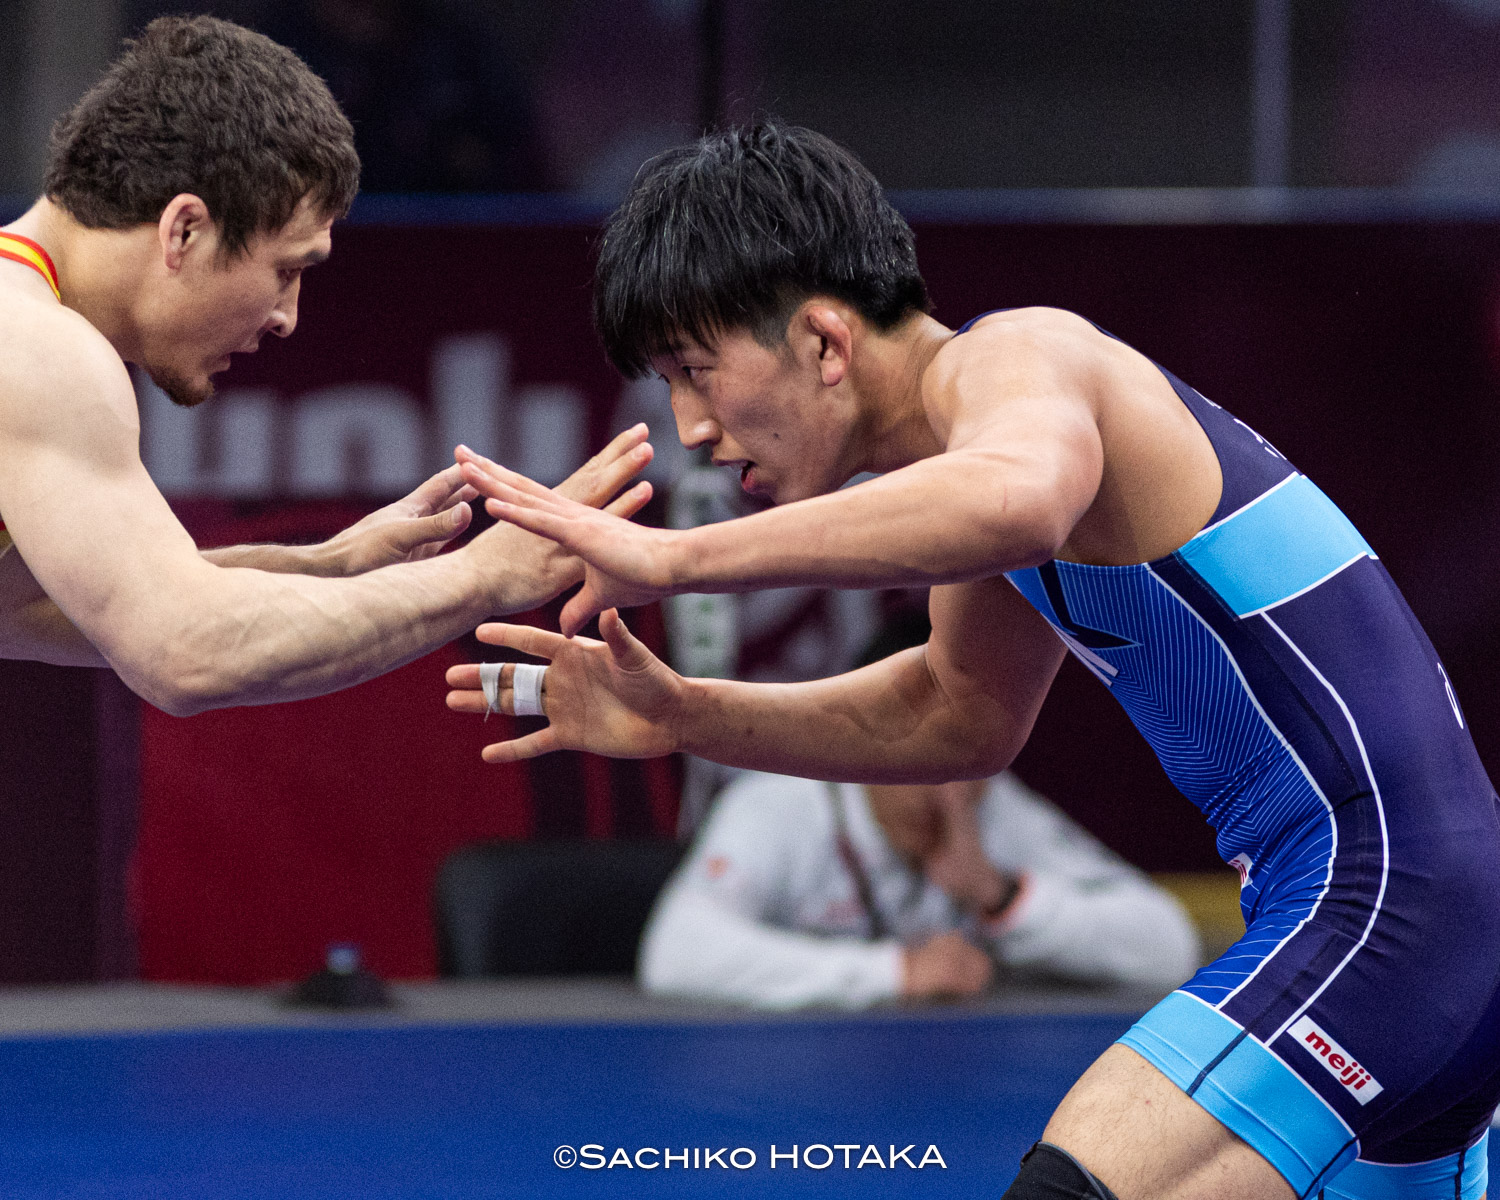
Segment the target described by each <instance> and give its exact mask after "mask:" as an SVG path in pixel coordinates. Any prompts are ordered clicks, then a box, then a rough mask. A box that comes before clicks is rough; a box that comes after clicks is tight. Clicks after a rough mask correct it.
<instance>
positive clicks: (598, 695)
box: [447, 609, 682, 763]
mask: <svg viewBox="0 0 1500 1200" xmlns="http://www.w3.org/2000/svg"><path fill="white" fill-rule="evenodd" d="M599 632H600V633H601V634H602V635H603V637H604V640H603V641H602V642H600V641H595V640H594V639H593V638H566V637H563V636H561V635H560V634H556V633H550V632H548V631H547V630H544V629H537V628H536V627H534V626H531V625H502V624H495V623H492V624H486V625H481V626H480V627H479V629H478V631H477V634H476V636H477V637H478V638H479V640H480V641H481V642H485V643H487V644H489V645H491V646H505V647H508V648H509V649H512V650H519V651H521V652H522V653H523V654H530V655H533V656H535V657H537V658H545V659H548V660H550V665H549V666H548V668H547V673H546V675H545V676H544V677H543V681H542V711H543V712H544V713H545V714H546V717H547V721H548V725H547V727H546V728H545V729H540V730H538V731H537V732H535V733H529V734H526V735H525V736H523V737H518V738H513V739H512V740H510V741H508V742H495V743H493V744H492V745H489V746H486V747H485V748H484V760H485V761H486V762H492V763H504V762H517V761H519V760H521V759H526V758H536V757H537V756H538V755H541V754H548V753H550V752H551V751H553V750H587V751H590V752H592V753H594V754H606V755H609V756H610V757H612V758H656V757H658V756H660V755H663V754H671V753H673V752H674V751H675V750H677V749H678V733H677V722H676V718H677V712H678V706H679V704H680V701H681V696H682V677H681V676H680V675H678V674H677V673H676V672H675V671H673V670H672V669H671V668H670V667H668V666H667V665H666V664H665V663H664V662H662V661H661V659H659V658H657V657H656V656H655V655H654V654H652V653H651V651H649V650H647V649H646V647H645V646H644V645H643V644H642V643H641V642H640V641H639V640H638V639H637V638H636V637H635V636H634V635H633V634H632V633H631V632H630V630H628V629H626V628H625V622H624V621H622V620H621V619H620V614H619V613H618V612H617V611H615V610H614V609H609V610H607V611H606V612H604V613H603V614H602V615H601V616H600V618H599ZM513 674H514V671H513V668H511V667H506V668H503V669H502V670H501V673H500V709H501V711H503V712H506V713H514V712H515V693H514V691H513V690H512V677H513ZM447 682H448V686H449V687H450V688H452V689H453V691H450V692H449V693H448V707H449V708H451V709H453V710H454V711H455V712H466V713H482V712H486V711H488V705H487V704H486V702H485V698H484V692H483V691H482V690H481V688H480V683H479V664H478V663H464V664H463V665H461V666H456V667H449V668H448V674H447Z"/></svg>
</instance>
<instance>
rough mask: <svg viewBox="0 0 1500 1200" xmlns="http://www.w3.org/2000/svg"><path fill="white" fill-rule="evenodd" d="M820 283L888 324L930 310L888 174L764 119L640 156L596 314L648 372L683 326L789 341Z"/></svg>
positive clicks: (597, 294)
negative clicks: (797, 315) (883, 177)
mask: <svg viewBox="0 0 1500 1200" xmlns="http://www.w3.org/2000/svg"><path fill="white" fill-rule="evenodd" d="M813 295H825V296H830V297H833V298H835V299H838V300H843V301H844V302H846V303H847V304H850V305H852V306H853V307H854V308H855V309H856V310H857V311H858V312H859V313H860V315H861V316H863V317H864V318H865V320H867V321H869V322H870V323H871V324H872V325H874V326H875V327H876V328H877V329H880V330H889V329H891V328H894V327H895V326H896V325H897V324H899V323H900V322H901V321H902V320H903V319H904V318H905V317H907V316H908V315H909V314H911V313H913V312H927V311H929V309H930V308H931V304H930V302H929V300H928V298H927V285H926V284H925V283H923V282H922V276H921V274H920V273H919V272H918V270H917V253H916V246H915V244H914V241H913V238H912V232H911V227H910V226H908V225H907V223H906V221H905V220H903V219H902V217H901V214H900V213H898V212H897V211H896V210H895V209H894V208H893V207H892V206H891V204H890V202H889V201H888V200H887V199H886V198H885V193H884V192H883V191H882V190H881V187H880V184H879V183H877V182H876V180H875V177H874V176H873V175H871V174H870V172H869V171H868V170H867V169H866V168H865V167H864V166H863V165H862V164H861V163H860V162H859V160H858V159H856V158H855V157H854V155H852V154H850V153H849V151H847V150H845V149H844V148H843V147H841V146H839V145H837V144H836V143H834V142H833V141H831V140H829V139H828V138H826V137H824V136H823V135H822V134H820V133H814V132H813V131H812V130H810V129H803V128H800V127H798V126H795V125H786V124H783V123H781V122H780V121H777V120H775V119H765V120H761V121H758V122H756V123H755V124H752V125H749V126H747V127H743V128H737V129H726V130H723V131H721V132H717V133H711V134H708V135H707V136H705V137H702V138H700V139H699V140H698V141H696V142H694V143H692V144H690V145H687V146H680V147H678V148H676V149H673V150H668V151H667V152H666V153H664V154H660V155H658V156H657V157H656V158H653V159H651V160H650V161H649V162H648V163H646V165H645V166H643V167H642V168H641V170H640V172H639V173H638V174H637V175H636V178H635V182H634V183H633V184H632V185H631V188H630V192H629V194H628V195H627V196H626V198H625V201H624V203H623V204H621V206H620V207H619V209H618V210H617V211H616V212H615V213H614V215H613V216H612V217H611V218H610V221H609V224H608V226H607V227H606V229H605V231H604V237H603V239H602V241H601V243H600V248H599V259H598V265H597V267H596V270H595V275H594V320H595V323H596V325H597V326H598V329H599V334H600V336H601V337H602V338H603V340H604V348H605V350H606V352H607V353H608V354H609V357H610V359H611V360H612V361H613V362H614V364H615V366H616V367H618V368H619V369H620V371H621V372H622V373H623V374H624V375H626V376H627V377H629V378H638V377H640V376H641V375H644V374H646V373H647V372H648V371H649V370H650V360H651V358H652V357H653V356H655V355H658V354H663V353H669V352H670V351H671V349H672V348H673V346H674V345H675V344H676V343H677V342H678V341H679V340H680V339H681V338H682V337H683V336H684V335H686V336H687V337H689V338H692V339H693V340H694V341H697V342H699V343H700V344H702V345H705V346H712V345H713V344H714V341H715V340H716V337H717V336H718V335H720V334H723V333H726V332H730V331H733V330H739V329H745V330H748V331H749V332H750V333H751V334H752V335H753V336H754V337H755V339H756V340H757V341H758V342H760V343H761V344H762V345H764V346H768V347H771V348H775V347H777V346H780V345H782V344H784V342H785V339H786V327H787V322H788V320H789V319H790V318H791V314H792V312H793V310H794V309H795V308H796V307H797V305H798V304H800V303H801V302H802V301H803V300H805V299H806V298H807V297H809V296H813Z"/></svg>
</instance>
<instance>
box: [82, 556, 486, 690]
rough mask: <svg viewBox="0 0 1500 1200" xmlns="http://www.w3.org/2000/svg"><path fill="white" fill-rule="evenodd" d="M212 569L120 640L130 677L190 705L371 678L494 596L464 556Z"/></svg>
mask: <svg viewBox="0 0 1500 1200" xmlns="http://www.w3.org/2000/svg"><path fill="white" fill-rule="evenodd" d="M206 571H207V575H206V576H204V577H200V578H198V579H196V580H194V581H193V586H192V587H190V588H188V589H187V590H186V591H185V593H184V594H183V595H182V596H181V597H177V598H174V599H173V601H172V602H169V603H165V604H163V605H162V606H160V607H159V608H158V610H157V612H156V613H155V614H154V619H155V620H157V621H158V622H160V623H161V625H162V628H160V629H158V630H156V631H151V630H147V629H144V628H140V627H137V628H134V629H127V630H124V631H122V632H121V633H120V635H119V636H117V637H116V638H115V639H114V641H113V645H112V647H111V649H112V650H113V649H114V648H115V647H118V648H119V649H118V651H117V652H112V653H111V654H110V659H111V662H112V664H113V665H114V666H115V669H116V670H117V671H119V673H120V674H121V676H122V677H123V678H124V679H125V681H126V682H127V683H128V684H130V685H131V686H132V687H134V688H135V689H136V690H137V691H138V692H140V693H141V694H142V695H143V696H145V697H146V698H147V699H149V700H151V701H153V702H154V703H156V704H158V705H160V706H161V707H163V708H166V709H167V710H168V711H171V712H174V713H178V714H180V715H186V714H189V713H193V712H199V711H203V710H205V709H211V708H220V707H225V706H228V705H244V704H272V703H277V702H280V701H286V700H298V699H305V698H307V697H310V696H317V695H322V694H324V693H326V692H331V691H335V690H337V689H339V688H343V687H348V686H350V685H352V684H356V683H361V682H363V681H364V680H367V679H370V678H373V677H374V676H376V675H379V674H382V673H383V672H385V671H388V670H390V669H392V668H394V667H397V666H400V665H402V664H404V663H407V662H410V661H411V660H413V659H415V658H418V657H420V656H421V655H423V654H426V653H428V652H429V651H431V650H433V649H435V648H436V647H438V646H441V645H443V644H445V643H446V642H449V641H451V640H452V639H453V638H455V637H457V636H459V635H460V634H461V633H463V632H465V631H467V630H468V629H470V628H472V627H473V625H474V624H475V623H476V622H477V621H479V620H480V619H482V618H483V617H485V616H487V615H489V612H488V609H489V608H490V607H491V604H492V603H493V601H489V602H487V601H486V600H485V599H484V597H485V596H486V593H485V591H484V590H483V589H482V588H481V587H480V586H479V585H478V584H479V581H478V580H477V579H476V578H475V576H474V572H473V571H472V569H471V568H470V567H469V565H468V564H467V563H465V561H464V560H463V557H462V556H460V555H443V556H440V557H438V558H435V559H432V560H430V561H427V562H423V563H413V564H403V565H398V566H392V567H386V568H383V569H381V570H378V571H371V572H368V573H367V574H364V575H360V576H356V577H354V578H350V579H338V580H330V579H319V578H315V577H310V576H302V575H277V574H268V573H266V572H262V571H247V570H240V569H235V568H227V569H226V568H206ZM144 619H152V618H149V617H148V618H144ZM103 623H104V624H105V625H106V626H108V625H109V624H110V622H109V620H108V619H106V620H105V621H104V622H103Z"/></svg>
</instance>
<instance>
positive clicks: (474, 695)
mask: <svg viewBox="0 0 1500 1200" xmlns="http://www.w3.org/2000/svg"><path fill="white" fill-rule="evenodd" d="M450 682H451V680H450ZM447 700H448V707H449V708H451V709H452V710H453V711H454V712H461V713H486V712H489V711H490V707H489V704H488V703H486V701H485V698H484V693H483V692H478V691H474V690H472V689H468V688H463V689H456V690H454V691H451V692H449V693H448V698H447ZM501 707H502V709H503V707H504V705H503V704H502V706H501Z"/></svg>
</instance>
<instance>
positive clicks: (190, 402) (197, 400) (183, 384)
mask: <svg viewBox="0 0 1500 1200" xmlns="http://www.w3.org/2000/svg"><path fill="white" fill-rule="evenodd" d="M147 374H148V375H150V376H151V382H152V383H154V384H156V386H157V387H159V388H161V390H162V391H163V392H164V393H166V397H167V399H168V400H170V401H171V402H172V403H173V404H175V405H177V406H178V407H179V408H197V407H198V405H200V404H202V403H203V402H204V401H205V400H209V399H212V397H213V394H214V385H213V380H211V379H210V380H208V381H207V382H206V383H202V384H194V383H189V382H188V381H187V380H186V379H185V378H183V377H182V376H181V375H178V374H175V373H174V372H172V371H160V370H158V371H148V372H147Z"/></svg>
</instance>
